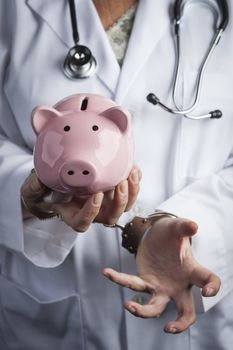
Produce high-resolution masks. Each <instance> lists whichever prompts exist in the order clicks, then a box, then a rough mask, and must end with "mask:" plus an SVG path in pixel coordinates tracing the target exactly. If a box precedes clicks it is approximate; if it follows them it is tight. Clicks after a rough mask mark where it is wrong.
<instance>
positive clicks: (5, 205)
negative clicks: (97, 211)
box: [0, 0, 233, 350]
mask: <svg viewBox="0 0 233 350" xmlns="http://www.w3.org/2000/svg"><path fill="white" fill-rule="evenodd" d="M203 2H204V3H205V4H203ZM203 2H193V3H192V4H191V5H189V6H187V8H186V10H185V14H186V17H185V19H184V28H185V30H184V31H183V32H182V53H183V54H182V69H181V75H180V81H179V91H178V101H179V106H180V107H182V106H184V107H185V106H187V105H189V104H190V103H191V102H192V98H193V96H194V91H193V85H194V82H195V77H196V73H197V69H198V67H199V64H200V61H201V59H202V57H203V54H204V53H205V52H206V49H207V47H208V44H209V41H210V39H211V36H212V35H213V24H214V22H215V18H216V12H215V11H214V12H213V11H210V9H209V7H208V6H206V3H211V1H203ZM212 3H213V1H212ZM228 3H229V9H230V23H229V26H228V28H227V30H226V32H225V34H224V36H223V38H222V41H221V42H220V44H219V47H217V49H216V52H215V53H214V55H213V57H212V59H211V61H210V64H209V66H208V68H207V71H206V76H205V78H204V80H203V88H202V93H201V99H200V105H199V106H198V108H197V110H196V111H195V113H196V114H198V113H203V112H206V111H207V112H208V111H209V110H213V109H216V108H220V109H222V111H223V118H222V119H221V120H202V121H191V120H188V119H185V118H182V117H179V116H172V115H170V114H168V113H166V112H164V111H161V110H160V109H159V107H154V106H152V105H151V104H149V103H147V102H146V95H147V94H148V93H149V92H151V91H154V92H156V93H157V94H158V95H159V97H161V99H162V100H164V101H166V103H169V104H172V98H171V83H172V78H173V70H174V64H175V54H174V42H173V38H172V30H171V23H170V22H171V21H170V16H169V13H170V14H171V5H172V2H171V1H170V0H161V1H154V0H141V1H140V2H139V5H138V10H137V14H136V18H135V22H134V27H133V31H132V35H131V38H130V41H129V46H128V51H127V54H126V57H125V60H124V64H123V67H122V69H121V70H120V68H119V66H118V63H117V61H116V59H115V56H114V53H113V51H112V49H111V47H110V45H109V42H108V39H107V37H106V35H105V32H104V30H103V28H102V26H101V23H100V21H99V18H98V16H97V14H96V11H95V8H94V6H93V4H92V2H91V0H86V1H81V0H76V5H77V15H78V24H79V30H80V38H81V43H82V44H86V45H87V46H88V47H90V49H91V50H92V52H93V54H94V55H95V57H96V59H97V62H98V72H97V74H96V75H95V76H94V77H92V78H91V79H86V80H78V81H76V80H75V81H71V80H69V79H67V78H66V77H65V76H64V74H63V72H62V65H63V61H64V57H65V56H66V54H67V51H68V49H69V47H70V46H72V45H73V42H72V33H71V25H70V16H69V12H68V11H69V10H68V4H67V1H65V0H53V1H48V0H28V1H23V0H17V1H16V0H1V1H0V86H1V91H0V94H1V96H0V130H1V136H0V167H1V168H0V193H1V200H0V202H1V204H0V205H1V207H0V270H1V274H0V310H1V311H0V342H1V343H0V350H16V349H17V350H42V349H49V350H54V349H56V350H67V349H69V350H75V349H78V350H84V349H87V350H94V349H95V350H110V349H111V350H120V349H122V350H126V349H127V350H139V349H142V348H143V349H145V350H157V349H158V350H161V349H163V350H170V349H173V350H178V349H184V350H189V349H191V350H207V349H211V350H220V349H224V350H230V349H232V344H233V330H232V326H233V298H232V295H233V294H232V290H233V270H232V265H233V232H232V230H233V229H232V227H233V168H232V164H233V132H232V130H233V69H232V62H233V42H232V34H233V32H232V28H233V27H232V19H231V18H232V16H233V5H232V2H231V1H228ZM78 92H93V93H97V94H102V95H105V96H107V97H110V98H112V99H115V100H116V101H117V102H118V103H119V104H121V105H123V106H125V107H126V108H128V109H129V110H130V111H131V112H132V114H133V125H134V136H135V162H136V163H137V164H138V165H139V166H140V167H141V169H142V172H143V179H142V183H141V191H140V194H139V198H138V201H137V204H136V205H135V208H134V209H133V210H132V212H131V213H129V214H125V215H124V216H123V217H122V218H121V222H122V223H124V222H126V221H127V220H128V219H129V217H130V216H132V215H135V214H138V213H142V212H144V213H151V212H153V211H154V209H155V208H161V209H165V210H167V211H170V212H173V213H175V214H177V215H180V216H183V217H187V218H190V219H192V220H195V221H196V222H197V223H198V225H199V233H198V234H197V236H196V237H195V238H194V240H193V251H194V255H195V256H196V258H197V259H198V260H199V262H200V263H202V264H204V265H205V266H206V267H208V268H210V269H211V270H213V271H214V272H215V273H216V274H218V275H219V276H220V278H221V280H222V287H221V291H220V292H219V294H218V295H217V296H216V297H214V298H210V299H207V298H204V299H203V298H202V297H201V296H200V293H199V290H197V289H196V290H194V293H195V297H196V305H197V310H198V311H199V312H200V313H199V315H198V319H197V322H196V324H195V325H193V326H192V327H191V328H190V329H189V330H188V331H186V332H184V333H182V334H180V335H175V336H173V335H168V334H165V333H164V332H163V325H164V324H165V322H166V321H167V320H171V319H173V318H174V317H175V315H176V313H175V308H174V305H173V304H172V303H171V304H170V305H169V306H168V308H167V310H166V312H164V314H163V315H162V316H161V317H160V319H151V320H145V319H139V318H135V317H134V316H132V315H131V314H129V313H128V312H125V311H124V309H123V306H122V305H123V303H124V301H126V300H128V299H130V298H132V297H134V295H135V293H134V292H132V291H129V290H126V289H125V290H124V289H122V288H120V287H118V286H116V285H114V284H112V283H111V282H109V281H108V280H106V279H105V278H104V277H103V276H102V275H101V270H102V268H103V267H112V268H114V269H116V270H121V271H124V272H130V273H134V270H135V264H134V257H133V256H131V255H130V254H129V253H128V252H127V251H126V250H124V249H123V248H121V237H120V232H118V231H114V230H113V229H110V228H104V227H103V226H102V225H98V224H93V225H92V227H91V228H90V229H89V230H88V232H87V233H86V234H77V233H75V232H73V231H72V230H71V229H70V228H69V227H67V226H66V225H65V224H64V223H63V222H60V221H58V220H54V219H52V220H46V221H39V220H37V219H32V220H26V221H25V222H24V223H23V222H22V219H21V207H20V197H19V192H20V187H21V184H22V183H23V181H24V179H25V178H26V177H27V175H28V173H29V171H30V169H31V168H32V167H33V162H32V149H33V145H34V142H35V135H34V133H33V131H32V128H31V124H30V113H31V110H32V109H33V108H34V107H35V106H36V105H39V104H43V105H46V104H47V105H50V106H51V105H53V104H55V103H56V102H57V101H58V100H59V99H61V98H63V97H65V96H68V95H70V94H73V93H78ZM203 311H204V313H203Z"/></svg>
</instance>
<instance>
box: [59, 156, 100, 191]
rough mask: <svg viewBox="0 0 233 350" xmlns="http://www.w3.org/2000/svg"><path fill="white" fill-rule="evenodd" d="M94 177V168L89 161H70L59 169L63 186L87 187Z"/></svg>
mask: <svg viewBox="0 0 233 350" xmlns="http://www.w3.org/2000/svg"><path fill="white" fill-rule="evenodd" d="M95 178H96V169H95V167H94V165H92V164H91V163H87V162H84V161H71V162H67V163H66V164H64V165H63V166H62V168H61V170H60V180H61V182H62V185H63V186H64V187H76V188H83V189H84V188H89V187H90V186H91V185H92V184H93V182H94V181H95Z"/></svg>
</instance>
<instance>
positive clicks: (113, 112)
mask: <svg viewBox="0 0 233 350" xmlns="http://www.w3.org/2000/svg"><path fill="white" fill-rule="evenodd" d="M100 115H101V116H103V117H105V118H108V119H110V120H112V121H113V122H114V123H115V124H116V125H117V126H118V128H119V129H120V130H121V131H122V132H125V131H126V130H127V128H128V125H129V119H130V115H129V112H127V111H124V110H123V109H121V108H119V107H111V108H109V109H107V110H106V111H104V112H101V113H100Z"/></svg>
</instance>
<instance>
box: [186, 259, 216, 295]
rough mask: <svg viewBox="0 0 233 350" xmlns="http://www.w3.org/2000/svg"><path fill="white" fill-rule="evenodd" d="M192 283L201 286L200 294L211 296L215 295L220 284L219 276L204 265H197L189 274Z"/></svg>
mask: <svg viewBox="0 0 233 350" xmlns="http://www.w3.org/2000/svg"><path fill="white" fill-rule="evenodd" d="M191 281H192V283H193V284H194V285H196V286H198V287H200V288H202V295H203V296H205V297H212V296H214V295H216V294H217V293H218V291H219V289H220V286H221V280H220V278H219V277H218V276H217V275H215V274H214V273H213V272H211V271H210V270H208V269H206V268H205V267H203V266H201V265H198V266H197V267H196V269H195V270H194V271H193V273H192V275H191Z"/></svg>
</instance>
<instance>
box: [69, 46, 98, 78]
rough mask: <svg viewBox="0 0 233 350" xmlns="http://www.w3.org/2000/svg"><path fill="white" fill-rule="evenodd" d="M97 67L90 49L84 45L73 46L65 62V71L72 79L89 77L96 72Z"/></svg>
mask: <svg viewBox="0 0 233 350" xmlns="http://www.w3.org/2000/svg"><path fill="white" fill-rule="evenodd" d="M96 68H97V65H96V60H95V58H94V57H93V55H92V53H91V51H90V49H88V47H86V46H83V45H75V46H73V47H72V48H71V49H70V50H69V52H68V55H67V56H66V59H65V62H64V73H65V75H66V76H67V77H68V78H70V79H82V78H89V77H91V76H92V75H94V74H95V72H96Z"/></svg>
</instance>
